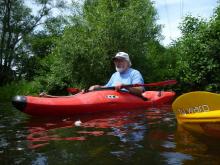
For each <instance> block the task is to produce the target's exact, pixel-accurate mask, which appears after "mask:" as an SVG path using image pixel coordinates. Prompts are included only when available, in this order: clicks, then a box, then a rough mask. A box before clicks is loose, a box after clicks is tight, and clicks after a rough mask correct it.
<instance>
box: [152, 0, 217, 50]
mask: <svg viewBox="0 0 220 165" xmlns="http://www.w3.org/2000/svg"><path fill="white" fill-rule="evenodd" d="M152 1H153V2H154V6H155V8H156V10H157V13H158V21H157V22H158V23H159V24H162V25H163V28H162V35H163V36H164V40H163V41H161V44H163V45H165V46H167V45H169V44H170V43H171V42H172V40H175V39H177V38H178V37H180V36H181V34H180V30H179V29H178V26H179V24H180V22H182V20H183V18H184V16H186V15H188V14H190V15H192V16H195V17H198V16H200V17H201V18H204V19H207V20H208V19H209V18H210V17H211V16H212V15H213V11H214V9H215V8H216V7H217V0H152Z"/></svg>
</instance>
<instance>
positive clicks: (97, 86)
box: [89, 85, 102, 91]
mask: <svg viewBox="0 0 220 165" xmlns="http://www.w3.org/2000/svg"><path fill="white" fill-rule="evenodd" d="M101 87H102V86H101V85H93V86H91V87H90V88H89V91H93V90H95V89H99V88H101Z"/></svg>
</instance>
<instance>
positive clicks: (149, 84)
mask: <svg viewBox="0 0 220 165" xmlns="http://www.w3.org/2000/svg"><path fill="white" fill-rule="evenodd" d="M176 83H177V81H176V80H166V81H160V82H154V83H148V84H130V85H122V86H121V88H129V87H155V86H166V85H173V84H176ZM76 89H77V88H67V91H68V92H70V93H72V91H77V90H76ZM108 89H115V86H112V87H101V88H98V89H95V90H108ZM79 91H80V90H79V89H78V92H79ZM76 93H77V92H73V93H72V94H76Z"/></svg>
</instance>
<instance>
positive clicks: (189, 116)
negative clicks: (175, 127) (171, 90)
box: [172, 91, 220, 137]
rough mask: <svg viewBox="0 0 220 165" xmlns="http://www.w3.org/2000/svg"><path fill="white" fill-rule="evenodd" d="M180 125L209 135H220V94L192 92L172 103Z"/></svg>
mask: <svg viewBox="0 0 220 165" xmlns="http://www.w3.org/2000/svg"><path fill="white" fill-rule="evenodd" d="M172 109H173V111H174V113H175V115H176V119H177V122H178V124H179V125H181V126H183V127H184V128H186V129H187V130H190V131H194V132H197V133H202V134H205V135H207V136H213V137H220V94H216V93H211V92H203V91H198V92H190V93H186V94H183V95H181V96H179V97H178V98H177V99H176V100H175V101H174V102H173V104H172Z"/></svg>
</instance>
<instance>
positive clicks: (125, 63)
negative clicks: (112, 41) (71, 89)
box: [89, 52, 144, 95]
mask: <svg viewBox="0 0 220 165" xmlns="http://www.w3.org/2000/svg"><path fill="white" fill-rule="evenodd" d="M113 62H114V64H115V69H116V72H115V73H114V74H113V75H112V76H111V78H110V80H109V82H108V83H107V84H106V85H105V86H104V87H111V86H115V89H116V90H120V89H121V87H122V86H123V85H129V84H143V83H144V80H143V77H142V75H141V73H140V72H139V71H137V70H135V69H133V68H131V61H130V58H129V55H128V54H127V53H125V52H118V53H117V54H116V56H115V57H114V58H113ZM101 87H102V86H100V85H94V86H91V87H90V88H89V90H94V89H97V88H101ZM126 90H128V91H129V92H130V93H132V94H135V95H141V93H142V92H143V91H144V88H143V87H129V88H126Z"/></svg>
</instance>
